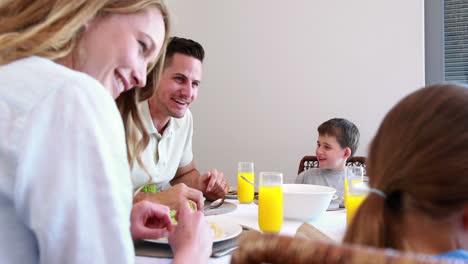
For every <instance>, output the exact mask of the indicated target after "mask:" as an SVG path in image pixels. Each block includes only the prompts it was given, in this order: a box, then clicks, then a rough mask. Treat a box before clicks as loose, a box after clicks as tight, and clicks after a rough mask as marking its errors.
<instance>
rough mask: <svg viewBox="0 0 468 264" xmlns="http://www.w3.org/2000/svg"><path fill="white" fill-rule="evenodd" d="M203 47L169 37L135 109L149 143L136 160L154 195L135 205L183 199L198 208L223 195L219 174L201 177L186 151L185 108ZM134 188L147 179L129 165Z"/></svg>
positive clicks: (189, 124) (188, 125)
mask: <svg viewBox="0 0 468 264" xmlns="http://www.w3.org/2000/svg"><path fill="white" fill-rule="evenodd" d="M204 56H205V52H204V50H203V47H202V46H201V45H200V44H199V43H197V42H195V41H193V40H190V39H184V38H178V37H173V38H172V39H171V40H170V42H169V44H168V47H167V50H166V61H165V64H164V69H163V73H162V75H161V79H160V80H159V86H158V88H157V89H156V92H155V94H154V95H153V96H152V97H151V98H150V99H149V100H148V101H145V102H143V103H141V104H140V105H139V108H140V113H141V114H142V117H143V123H144V125H145V127H146V129H147V132H148V133H149V134H150V142H149V145H148V146H147V147H146V149H145V150H144V151H143V153H142V156H141V159H142V162H143V164H144V166H145V167H146V170H147V171H148V173H149V174H150V175H151V176H152V183H155V184H156V187H157V189H158V190H164V191H162V192H160V193H154V194H153V193H151V194H149V193H139V194H138V195H137V197H135V202H136V201H140V200H143V199H145V200H150V201H153V202H157V203H161V204H166V205H168V206H170V207H172V208H178V206H179V204H180V203H181V202H185V201H186V200H187V199H188V200H192V201H194V202H195V203H196V204H197V205H198V208H201V207H202V202H203V196H205V197H206V198H207V199H209V200H215V199H218V198H220V197H224V196H225V195H226V194H227V192H228V190H229V186H228V184H227V182H226V178H224V176H223V173H222V172H218V171H217V170H216V169H213V170H211V171H209V172H206V173H205V174H203V175H201V174H200V173H199V172H198V170H197V169H196V167H195V163H194V161H193V153H192V134H193V120H192V113H191V112H190V110H189V109H188V107H189V105H190V104H191V103H193V102H194V101H195V100H196V98H197V94H198V87H199V85H200V82H201V77H202V62H203V59H204ZM132 177H133V181H134V182H133V184H134V187H135V188H138V187H139V186H141V185H143V184H145V183H146V182H147V181H148V178H149V177H148V174H147V173H145V171H144V169H143V168H141V167H140V166H138V164H137V163H135V166H134V168H133V171H132Z"/></svg>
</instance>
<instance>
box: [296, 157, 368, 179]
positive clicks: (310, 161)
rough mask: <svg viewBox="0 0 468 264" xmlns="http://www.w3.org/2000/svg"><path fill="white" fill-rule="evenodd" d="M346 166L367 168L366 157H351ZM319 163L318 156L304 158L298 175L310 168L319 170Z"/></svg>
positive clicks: (300, 163)
mask: <svg viewBox="0 0 468 264" xmlns="http://www.w3.org/2000/svg"><path fill="white" fill-rule="evenodd" d="M346 166H359V167H364V168H365V167H366V157H363V156H355V157H351V158H350V159H348V160H347V161H346ZM318 167H319V162H318V159H317V157H316V156H304V157H303V158H302V159H301V161H300V162H299V169H298V171H297V174H298V175H299V174H300V173H301V172H303V171H305V170H308V169H310V168H318Z"/></svg>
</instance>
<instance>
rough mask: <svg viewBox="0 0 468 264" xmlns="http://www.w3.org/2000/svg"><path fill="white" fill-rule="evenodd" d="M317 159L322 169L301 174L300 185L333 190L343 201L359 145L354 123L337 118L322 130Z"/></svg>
mask: <svg viewBox="0 0 468 264" xmlns="http://www.w3.org/2000/svg"><path fill="white" fill-rule="evenodd" d="M317 130H318V139H317V148H316V149H315V155H316V156H317V159H318V162H319V167H320V169H318V170H317V169H310V170H306V171H303V172H301V173H300V174H299V175H298V176H297V178H296V181H295V182H296V183H306V184H315V185H324V186H330V187H333V188H335V189H336V194H337V195H338V197H340V198H343V182H344V177H345V166H346V161H347V160H348V159H349V158H351V157H352V156H353V155H354V153H355V152H356V149H357V147H358V145H359V130H358V128H357V127H356V125H354V124H353V123H352V122H350V121H349V120H346V119H343V118H333V119H330V120H328V121H326V122H324V123H322V124H321V125H320V126H319V127H318V129H317Z"/></svg>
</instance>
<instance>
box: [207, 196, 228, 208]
mask: <svg viewBox="0 0 468 264" xmlns="http://www.w3.org/2000/svg"><path fill="white" fill-rule="evenodd" d="M224 198H225V197H223V198H219V199H217V200H215V201H213V202H212V203H210V205H208V206H206V207H204V208H203V211H206V210H208V209H215V208H218V207H220V206H221V205H223V204H224Z"/></svg>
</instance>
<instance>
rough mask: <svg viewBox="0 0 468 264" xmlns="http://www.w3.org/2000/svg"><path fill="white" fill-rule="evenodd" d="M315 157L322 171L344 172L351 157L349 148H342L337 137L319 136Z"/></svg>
mask: <svg viewBox="0 0 468 264" xmlns="http://www.w3.org/2000/svg"><path fill="white" fill-rule="evenodd" d="M315 155H316V156H317V159H318V161H319V166H320V168H321V169H327V170H333V171H342V170H344V169H345V166H346V159H348V158H349V156H350V155H351V150H350V149H349V148H342V147H341V146H340V144H338V141H337V140H336V137H335V136H329V135H319V137H318V140H317V149H316V150H315Z"/></svg>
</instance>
